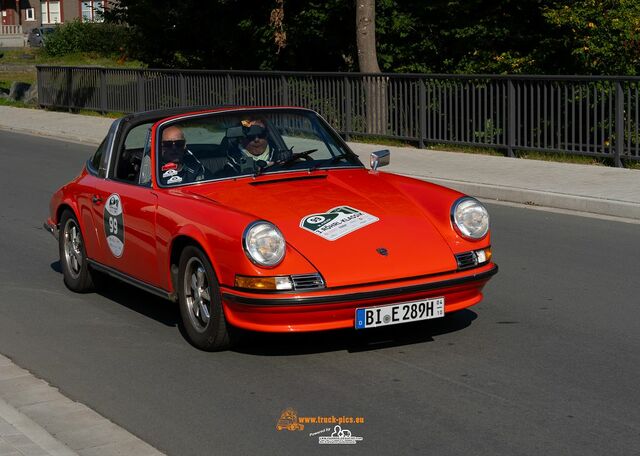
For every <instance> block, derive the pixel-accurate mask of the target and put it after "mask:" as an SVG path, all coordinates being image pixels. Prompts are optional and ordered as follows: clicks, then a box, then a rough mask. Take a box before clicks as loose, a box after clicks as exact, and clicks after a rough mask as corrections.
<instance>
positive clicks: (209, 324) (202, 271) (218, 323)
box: [178, 246, 231, 351]
mask: <svg viewBox="0 0 640 456" xmlns="http://www.w3.org/2000/svg"><path fill="white" fill-rule="evenodd" d="M178 298H179V301H180V315H181V317H182V324H183V325H184V329H185V331H186V333H187V336H188V337H189V339H190V341H191V343H193V345H195V346H196V347H197V348H200V349H201V350H206V351H217V350H224V349H226V348H229V347H230V346H231V337H230V329H231V328H230V327H229V325H228V324H227V321H226V319H225V316H224V310H223V309H222V297H221V294H220V287H219V286H218V280H217V278H216V275H215V273H214V271H213V267H212V266H211V263H210V262H209V260H208V259H207V256H206V255H205V254H204V252H202V250H200V249H199V248H198V247H195V246H188V247H186V248H185V249H184V250H183V251H182V254H181V255H180V263H179V272H178Z"/></svg>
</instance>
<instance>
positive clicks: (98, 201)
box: [91, 195, 102, 204]
mask: <svg viewBox="0 0 640 456" xmlns="http://www.w3.org/2000/svg"><path fill="white" fill-rule="evenodd" d="M91 202H92V203H93V204H98V203H101V202H102V198H100V197H99V196H97V195H93V198H91Z"/></svg>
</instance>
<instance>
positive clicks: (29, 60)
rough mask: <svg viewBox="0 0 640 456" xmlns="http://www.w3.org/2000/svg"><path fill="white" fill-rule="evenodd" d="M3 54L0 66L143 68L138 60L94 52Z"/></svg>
mask: <svg viewBox="0 0 640 456" xmlns="http://www.w3.org/2000/svg"><path fill="white" fill-rule="evenodd" d="M2 52H3V54H4V55H3V57H2V58H0V64H3V65H67V66H83V65H91V66H105V67H117V68H144V66H145V65H144V64H143V63H142V62H140V61H138V60H126V59H123V58H121V57H119V56H117V55H115V56H108V57H105V56H103V55H100V54H97V53H94V52H78V53H74V54H67V55H64V56H60V57H51V56H48V55H46V54H45V53H44V52H43V50H42V49H36V48H24V49H17V50H16V49H8V50H5V51H2Z"/></svg>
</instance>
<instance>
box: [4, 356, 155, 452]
mask: <svg viewBox="0 0 640 456" xmlns="http://www.w3.org/2000/svg"><path fill="white" fill-rule="evenodd" d="M0 419H2V420H4V421H6V422H7V423H9V424H10V425H11V426H13V427H14V428H15V429H16V430H17V431H19V432H21V433H22V435H23V436H25V437H26V438H27V439H29V440H30V441H31V442H33V443H34V444H35V445H37V446H38V447H40V448H42V450H44V451H45V452H46V453H45V454H48V455H52V456H74V455H80V456H89V455H95V456H116V455H122V454H135V455H140V456H147V455H148V456H157V455H162V453H161V452H159V451H158V450H156V449H155V448H153V447H152V446H151V445H149V444H148V443H146V442H144V441H142V440H140V439H139V438H138V437H136V436H134V435H133V434H131V433H129V432H128V431H126V430H125V429H123V428H121V427H119V426H118V425H116V424H114V423H113V422H111V421H109V420H108V419H106V418H104V417H102V416H101V415H99V414H98V413H96V412H95V411H93V410H92V409H90V408H89V407H87V406H86V405H84V404H81V403H79V402H75V401H72V400H71V399H68V398H67V397H65V396H63V395H62V394H61V393H60V392H59V391H58V390H57V389H56V388H54V387H52V386H50V385H49V384H48V383H47V382H45V381H43V380H40V379H37V378H36V377H34V376H33V375H32V374H31V373H30V372H28V371H26V370H24V369H22V368H20V367H18V366H16V365H15V364H14V363H13V362H12V361H11V360H9V359H8V358H6V357H5V356H2V355H0ZM36 450H37V449H36ZM25 454H34V455H35V454H39V455H41V454H43V453H42V452H37V451H32V452H31V453H25Z"/></svg>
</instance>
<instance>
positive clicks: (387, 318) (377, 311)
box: [356, 297, 444, 329]
mask: <svg viewBox="0 0 640 456" xmlns="http://www.w3.org/2000/svg"><path fill="white" fill-rule="evenodd" d="M440 317H444V297H440V298H432V299H423V300H421V301H411V302H402V303H399V304H391V305H388V306H379V307H365V308H362V309H356V329H366V328H375V327H376V326H387V325H397V324H399V323H408V322H410V321H420V320H429V319H432V318H440Z"/></svg>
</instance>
